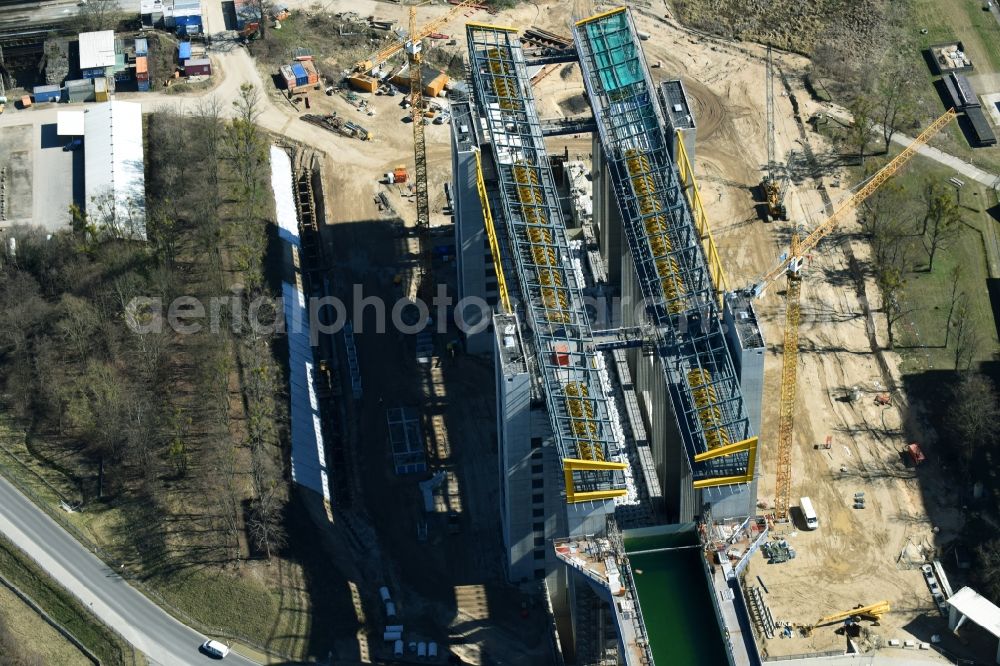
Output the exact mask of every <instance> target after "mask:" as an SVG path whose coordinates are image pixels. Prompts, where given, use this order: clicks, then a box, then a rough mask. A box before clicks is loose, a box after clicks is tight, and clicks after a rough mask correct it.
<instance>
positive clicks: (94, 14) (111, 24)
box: [77, 0, 124, 30]
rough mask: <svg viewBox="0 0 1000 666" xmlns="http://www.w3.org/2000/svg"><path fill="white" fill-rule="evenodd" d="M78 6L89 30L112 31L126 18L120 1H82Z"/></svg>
mask: <svg viewBox="0 0 1000 666" xmlns="http://www.w3.org/2000/svg"><path fill="white" fill-rule="evenodd" d="M77 6H78V7H80V13H81V14H82V15H83V24H84V25H85V26H86V28H87V29H88V30H111V29H113V28H115V27H116V26H117V25H118V23H119V22H121V20H122V18H123V17H124V12H123V11H122V8H121V6H120V5H119V4H118V0H81V1H80V2H79V3H78V4H77Z"/></svg>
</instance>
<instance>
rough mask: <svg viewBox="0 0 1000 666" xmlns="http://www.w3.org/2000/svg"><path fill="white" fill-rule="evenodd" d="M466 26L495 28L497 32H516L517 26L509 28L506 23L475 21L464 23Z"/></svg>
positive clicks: (486, 28)
mask: <svg viewBox="0 0 1000 666" xmlns="http://www.w3.org/2000/svg"><path fill="white" fill-rule="evenodd" d="M465 27H466V28H481V29H483V30H496V31H498V32H517V28H511V27H510V26H507V25H493V24H491V23H479V22H476V21H469V22H468V23H466V24H465Z"/></svg>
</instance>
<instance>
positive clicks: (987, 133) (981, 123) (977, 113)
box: [965, 106, 997, 147]
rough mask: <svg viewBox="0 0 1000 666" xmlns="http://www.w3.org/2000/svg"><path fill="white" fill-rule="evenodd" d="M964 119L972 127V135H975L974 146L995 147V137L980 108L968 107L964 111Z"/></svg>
mask: <svg viewBox="0 0 1000 666" xmlns="http://www.w3.org/2000/svg"><path fill="white" fill-rule="evenodd" d="M965 117H966V118H968V120H969V124H970V125H971V126H972V133H973V134H975V139H974V141H975V143H973V145H974V146H979V147H985V146H992V145H995V144H996V142H997V136H996V134H994V133H993V128H992V127H990V122H989V121H988V120H986V114H985V113H983V109H982V107H980V106H970V107H968V108H966V109H965Z"/></svg>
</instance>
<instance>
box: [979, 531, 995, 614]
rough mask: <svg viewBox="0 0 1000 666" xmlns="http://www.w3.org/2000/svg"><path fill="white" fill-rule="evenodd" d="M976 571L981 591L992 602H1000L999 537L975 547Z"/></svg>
mask: <svg viewBox="0 0 1000 666" xmlns="http://www.w3.org/2000/svg"><path fill="white" fill-rule="evenodd" d="M976 557H977V560H978V562H977V564H978V566H977V567H976V569H975V570H976V571H977V572H978V578H979V581H980V585H982V586H983V589H982V592H983V594H985V595H986V596H987V597H988V598H989V599H990V600H992V601H993V602H1000V537H994V538H992V539H990V540H989V541H987V542H985V543H982V544H980V545H979V546H977V547H976Z"/></svg>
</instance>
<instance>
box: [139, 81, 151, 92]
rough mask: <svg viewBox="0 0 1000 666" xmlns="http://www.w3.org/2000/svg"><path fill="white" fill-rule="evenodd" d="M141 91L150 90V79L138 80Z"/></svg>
mask: <svg viewBox="0 0 1000 666" xmlns="http://www.w3.org/2000/svg"><path fill="white" fill-rule="evenodd" d="M137 83H138V86H139V92H149V81H138V82H137Z"/></svg>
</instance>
